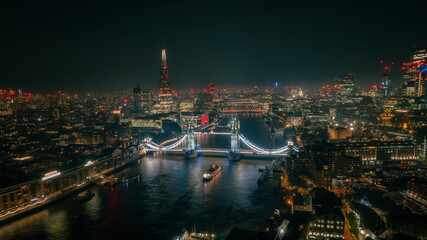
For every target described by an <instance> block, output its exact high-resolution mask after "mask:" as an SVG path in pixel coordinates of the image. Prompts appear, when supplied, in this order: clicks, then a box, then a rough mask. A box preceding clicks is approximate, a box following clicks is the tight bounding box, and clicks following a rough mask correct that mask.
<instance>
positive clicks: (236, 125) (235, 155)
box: [228, 118, 240, 161]
mask: <svg viewBox="0 0 427 240" xmlns="http://www.w3.org/2000/svg"><path fill="white" fill-rule="evenodd" d="M239 132H240V122H238V121H237V119H236V118H234V121H233V126H232V129H231V149H230V152H229V153H228V159H230V160H232V161H235V160H240V143H239Z"/></svg>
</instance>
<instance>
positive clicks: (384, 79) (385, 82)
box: [380, 61, 393, 98]
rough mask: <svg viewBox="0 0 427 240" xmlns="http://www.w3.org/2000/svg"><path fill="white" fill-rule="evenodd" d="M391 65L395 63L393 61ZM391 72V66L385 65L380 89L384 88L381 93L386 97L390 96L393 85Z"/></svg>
mask: <svg viewBox="0 0 427 240" xmlns="http://www.w3.org/2000/svg"><path fill="white" fill-rule="evenodd" d="M381 62H383V61H381ZM391 65H393V63H391ZM390 72H391V67H390V66H384V67H383V76H382V79H381V85H380V89H381V90H382V91H381V93H382V96H383V97H384V98H387V97H389V96H390V87H391V86H390V85H391V80H390Z"/></svg>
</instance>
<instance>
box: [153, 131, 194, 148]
mask: <svg viewBox="0 0 427 240" xmlns="http://www.w3.org/2000/svg"><path fill="white" fill-rule="evenodd" d="M186 138H187V134H185V135H184V136H182V137H181V138H180V139H178V141H176V142H174V143H172V144H171V145H167V146H161V145H159V144H157V143H154V142H152V141H150V142H148V143H147V146H149V147H150V148H152V149H156V150H170V149H173V148H176V147H178V146H179V144H181V143H182V142H183V141H184V140H185V139H186Z"/></svg>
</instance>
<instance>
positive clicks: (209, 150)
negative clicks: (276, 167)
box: [147, 148, 286, 157]
mask: <svg viewBox="0 0 427 240" xmlns="http://www.w3.org/2000/svg"><path fill="white" fill-rule="evenodd" d="M185 151H187V149H186V148H172V149H161V150H159V149H147V152H182V153H184V152H185ZM197 153H223V154H229V153H230V150H229V149H221V148H201V149H197ZM240 154H244V155H250V156H259V157H266V156H273V157H275V156H277V157H279V156H286V153H271V154H265V153H257V152H254V151H252V150H246V149H242V150H240Z"/></svg>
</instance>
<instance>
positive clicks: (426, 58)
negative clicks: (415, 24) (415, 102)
mask: <svg viewBox="0 0 427 240" xmlns="http://www.w3.org/2000/svg"><path fill="white" fill-rule="evenodd" d="M414 48H415V53H414V55H413V57H412V60H411V61H409V62H406V63H403V67H402V70H404V75H403V81H402V82H401V83H400V90H401V95H402V96H404V97H422V96H425V95H426V87H427V86H426V85H427V81H425V80H426V79H427V78H426V77H427V76H426V73H427V67H426V64H427V49H426V48H422V47H419V46H418V45H416V46H414Z"/></svg>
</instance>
